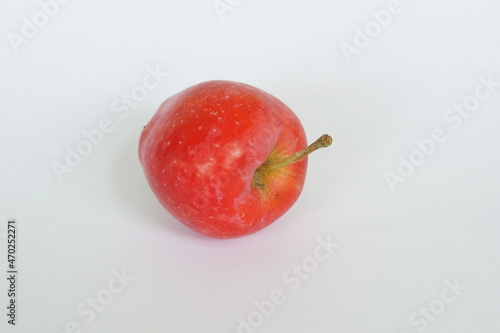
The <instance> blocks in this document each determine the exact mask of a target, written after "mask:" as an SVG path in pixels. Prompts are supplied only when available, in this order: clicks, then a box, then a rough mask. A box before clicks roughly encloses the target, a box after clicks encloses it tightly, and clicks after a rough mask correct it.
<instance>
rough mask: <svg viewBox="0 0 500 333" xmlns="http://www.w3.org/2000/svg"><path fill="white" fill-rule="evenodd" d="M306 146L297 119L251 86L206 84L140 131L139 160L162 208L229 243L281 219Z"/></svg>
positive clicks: (299, 181)
mask: <svg viewBox="0 0 500 333" xmlns="http://www.w3.org/2000/svg"><path fill="white" fill-rule="evenodd" d="M330 143H331V137H329V136H328V135H324V136H322V137H321V138H320V139H318V141H316V142H315V143H314V144H312V145H311V146H309V147H308V148H306V145H307V141H306V136H305V133H304V129H303V128H302V125H301V123H300V121H299V119H298V118H297V116H296V115H295V114H294V113H293V112H292V111H291V110H290V109H289V108H288V107H287V106H286V105H285V104H283V103H282V102H281V101H279V100H278V99H277V98H276V97H274V96H272V95H270V94H268V93H266V92H264V91H262V90H260V89H257V88H255V87H252V86H249V85H246V84H242V83H237V82H231V81H209V82H204V83H200V84H197V85H195V86H192V87H190V88H187V89H185V90H183V91H181V92H179V93H177V94H176V95H174V96H172V97H170V98H168V99H167V100H166V101H165V102H163V104H162V105H161V106H160V108H159V110H158V111H157V113H156V114H155V115H154V116H153V118H152V119H151V121H150V122H149V123H148V124H147V125H146V126H145V127H144V130H143V131H142V134H141V137H140V141H139V159H140V161H141V164H142V167H143V168H144V172H145V175H146V178H147V181H148V182H149V185H150V186H151V189H152V190H153V192H154V194H155V195H156V197H157V199H158V200H159V202H160V203H161V204H162V205H163V206H164V207H165V208H166V209H167V210H168V211H169V212H170V213H171V214H172V215H173V216H174V217H175V218H177V219H178V220H179V221H181V222H182V223H184V224H185V225H187V226H188V227H190V228H191V229H194V230H196V231H198V232H200V233H202V234H205V235H208V236H211V237H216V238H234V237H240V236H244V235H248V234H251V233H254V232H256V231H258V230H260V229H262V228H264V227H266V226H268V225H269V224H271V223H272V222H273V221H275V220H276V219H278V218H279V217H280V216H282V215H283V214H284V213H285V212H286V211H287V210H288V209H289V208H290V207H291V206H292V205H293V204H294V203H295V201H296V200H297V198H298V197H299V195H300V193H301V191H302V187H303V184H304V179H305V175H306V169H307V157H306V155H307V154H308V153H310V152H311V151H313V150H315V149H317V148H320V147H326V146H328V145H330Z"/></svg>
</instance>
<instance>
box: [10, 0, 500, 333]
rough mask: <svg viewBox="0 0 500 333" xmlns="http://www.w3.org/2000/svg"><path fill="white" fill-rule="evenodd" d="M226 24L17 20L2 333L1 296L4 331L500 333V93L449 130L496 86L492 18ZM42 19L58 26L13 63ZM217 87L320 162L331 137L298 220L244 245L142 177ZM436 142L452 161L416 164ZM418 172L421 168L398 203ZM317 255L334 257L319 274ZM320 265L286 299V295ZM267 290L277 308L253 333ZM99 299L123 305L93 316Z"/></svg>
mask: <svg viewBox="0 0 500 333" xmlns="http://www.w3.org/2000/svg"><path fill="white" fill-rule="evenodd" d="M46 1H47V0H46ZM61 1H62V0H61ZM224 1H229V0H224ZM232 3H233V5H232V9H233V10H232V11H227V12H225V13H224V14H222V18H223V19H221V15H218V13H217V11H216V10H215V8H214V6H213V0H196V1H163V2H162V1H152V0H145V1H126V0H120V1H118V0H114V1H97V0H86V1H78V0H72V1H70V2H69V3H67V4H64V5H63V4H61V5H59V8H58V9H57V12H55V13H54V15H53V17H50V18H49V20H48V21H47V22H43V14H40V12H41V11H42V9H41V6H40V4H39V3H38V2H37V1H35V0H29V1H26V0H25V1H16V2H12V1H9V2H8V1H5V0H3V1H1V3H0V7H1V11H0V15H1V16H0V37H1V38H0V48H1V51H0V57H1V61H0V107H1V109H0V110H1V119H0V120H1V121H0V222H1V224H0V234H1V236H0V241H1V242H2V243H1V244H0V248H1V253H0V259H1V265H0V266H1V269H2V271H4V272H5V271H6V270H7V262H6V239H5V234H6V232H7V231H6V224H7V220H8V219H9V218H15V219H17V221H18V234H17V237H18V253H17V255H18V267H19V276H18V287H17V288H18V299H17V302H18V306H19V307H18V313H17V314H18V318H17V325H16V327H12V326H11V325H7V323H6V322H7V316H6V311H7V310H6V309H5V308H4V305H5V304H7V301H8V299H7V283H6V280H5V279H4V278H2V279H1V280H0V281H1V282H0V304H1V305H2V308H3V310H1V311H0V312H1V313H0V318H1V323H0V327H1V328H0V331H2V332H52V333H60V332H65V327H66V325H67V324H68V323H70V325H69V326H71V325H72V324H71V322H73V323H74V325H76V326H77V327H78V329H74V330H71V329H70V330H67V331H68V332H73V331H74V332H204V333H212V332H214V333H215V332H237V331H238V325H239V324H238V323H239V321H238V318H243V319H244V320H245V321H246V322H247V323H248V321H249V320H250V322H252V323H253V324H252V325H254V326H248V327H246V328H243V327H240V328H239V331H240V332H259V333H264V332H274V333H275V332H287V333H291V332H317V333H326V332H336V333H361V332H371V333H402V332H408V333H413V332H423V331H426V332H446V333H448V332H464V333H465V332H467V333H468V332H489V333H493V332H500V331H499V324H500V319H499V317H498V313H499V311H500V301H499V299H500V287H499V281H500V242H499V239H500V238H499V236H500V226H499V222H500V191H499V187H500V175H499V169H500V158H499V149H500V134H499V130H500V128H499V124H500V122H499V121H500V114H499V110H500V87H499V86H496V87H494V88H492V90H494V91H493V92H492V93H491V94H490V96H488V98H486V99H484V100H483V101H480V104H479V106H478V107H477V108H476V109H475V110H474V111H473V112H471V113H470V116H468V117H467V118H464V119H463V121H462V123H461V124H460V126H458V125H457V123H455V122H450V121H446V120H445V118H444V117H445V115H446V114H448V113H447V112H449V111H448V110H450V108H453V106H454V104H461V103H463V102H464V101H465V100H468V101H469V102H473V101H474V97H473V96H474V94H475V92H476V87H477V86H478V85H480V80H479V77H483V78H485V79H487V78H488V77H490V78H491V80H493V81H494V82H500V63H499V61H500V21H499V20H498V12H499V10H500V6H499V5H498V1H493V0H476V1H465V0H464V1H451V0H448V1H446V0H444V1H431V0H425V1H424V0H421V1H416V0H414V1H410V0H401V2H400V5H399V7H397V8H398V10H397V11H398V12H397V14H392V17H391V20H390V22H386V24H384V25H386V26H385V27H383V28H380V27H381V26H380V25H379V24H377V23H375V24H374V22H376V21H374V20H375V19H374V16H373V14H372V12H373V11H374V12H378V13H380V11H381V10H384V9H387V7H388V5H389V1H384V0H380V1H379V0H377V1H367V0H356V1H352V0H349V1H347V0H342V1H308V2H306V1H297V0H293V1H273V0H271V1H269V0H268V1H264V0H253V1H236V0H232ZM52 10H55V9H54V7H52ZM37 13H38V14H37ZM34 15H35V16H36V15H39V16H36V17H37V19H38V20H42V21H37V22H38V24H39V25H43V26H41V27H40V28H38V32H36V33H33V31H32V33H33V35H32V36H30V38H26V40H25V42H23V43H22V44H19V45H17V47H14V44H13V43H12V42H11V39H12V38H13V37H12V36H13V34H17V35H18V36H22V29H23V25H25V24H26V23H25V22H26V21H23V18H24V17H26V18H27V20H29V21H31V22H33V20H34V19H33V16H34ZM40 15H42V16H40ZM40 22H41V23H40ZM387 23H388V24H387ZM366 27H368V28H371V29H375V30H372V31H371V32H370V34H371V35H372V37H369V39H370V42H369V45H362V42H363V38H362V37H359V32H357V31H358V30H356V29H365V28H366ZM377 27H378V28H380V29H379V30H380V31H377V30H376V29H377ZM25 30H26V28H25ZM25 32H26V31H25ZM357 34H358V38H357V43H358V44H357V45H358V46H362V47H358V50H357V53H353V54H351V55H350V56H346V55H345V54H344V52H343V51H342V48H341V46H343V47H346V45H347V44H349V45H352V47H356V44H355V38H356V35H357ZM365 42H366V40H365ZM343 43H345V44H343ZM360 43H361V44H360ZM16 49H17V52H16ZM147 68H152V69H155V68H157V69H159V70H160V71H161V72H162V73H163V74H162V75H163V77H162V80H161V81H162V82H161V83H160V84H159V85H158V87H157V88H156V89H154V90H153V91H150V92H148V94H147V96H146V97H145V98H144V100H143V101H141V102H140V103H138V105H137V106H136V107H133V108H132V107H131V108H130V114H129V115H128V116H127V117H124V119H121V118H120V117H119V116H120V114H119V113H114V112H113V110H112V104H113V103H114V102H115V101H117V100H118V101H119V100H120V98H121V96H122V95H126V94H130V93H131V91H132V90H133V89H134V88H136V87H138V86H140V85H141V83H142V80H143V78H144V77H145V76H146V75H147ZM165 73H167V74H165ZM212 79H227V80H235V81H241V82H245V83H248V84H252V85H255V86H257V87H259V88H261V89H263V90H266V91H268V92H270V93H272V94H273V95H275V96H277V97H278V98H279V99H281V100H282V101H283V102H285V104H287V105H288V106H289V107H290V108H291V109H292V110H294V111H295V112H296V114H297V115H298V116H299V118H300V119H301V120H302V123H303V125H304V127H305V129H306V132H307V135H308V139H309V140H310V141H312V140H314V139H316V137H318V136H319V135H321V134H323V133H330V134H331V135H332V136H333V137H334V144H333V145H332V147H330V148H328V150H326V149H325V150H321V151H318V152H316V153H315V154H314V156H311V158H310V159H309V170H308V176H307V180H306V186H305V188H304V191H303V193H302V195H301V197H300V199H299V200H298V201H297V203H296V204H295V206H294V207H293V208H292V209H291V210H290V211H289V212H288V213H287V214H286V215H285V216H284V217H282V218H281V219H280V220H279V221H277V222H275V223H274V224H272V225H271V226H270V227H268V228H266V229H264V230H262V231H260V232H258V233H256V234H254V235H251V236H247V237H244V238H240V239H234V240H216V239H209V238H207V237H204V236H201V235H198V234H195V233H194V232H192V231H191V230H189V229H187V228H186V227H184V226H183V225H182V224H180V223H179V222H177V221H175V220H174V219H173V218H172V217H171V216H170V215H169V214H168V213H167V212H166V211H165V210H164V209H163V208H162V207H161V206H160V204H159V203H158V202H157V201H156V199H155V197H154V196H153V194H152V192H151V191H150V189H149V187H148V185H147V183H146V181H145V178H144V176H143V173H142V169H141V167H140V165H139V162H138V158H137V142H138V137H139V134H140V131H141V129H142V127H143V126H144V125H145V124H146V123H147V121H148V120H149V119H150V118H151V117H152V115H153V114H154V112H155V111H156V109H157V108H158V106H159V104H160V103H161V102H162V101H163V100H164V99H166V98H167V97H168V96H170V95H172V94H174V93H176V92H178V91H180V90H182V89H184V88H186V87H188V86H190V85H193V84H196V83H199V82H202V81H206V80H212ZM481 89H482V90H481ZM480 91H481V92H483V93H485V92H486V91H487V90H486V88H484V87H483V88H480ZM450 115H451V114H448V116H450ZM455 116H456V114H455ZM106 118H108V119H110V120H111V121H112V122H113V125H114V131H113V132H112V133H109V134H106V135H105V136H104V138H103V140H102V142H101V143H100V144H99V145H98V146H96V147H94V148H93V150H92V152H91V153H90V154H89V155H88V156H86V157H84V158H83V161H82V162H81V164H80V165H78V166H77V167H75V168H73V170H72V172H71V173H65V174H64V175H63V176H62V179H63V180H62V181H59V180H58V178H57V177H56V174H55V172H54V170H53V167H52V165H53V163H54V162H58V163H65V157H66V154H67V150H66V149H67V146H69V147H72V148H73V149H74V148H75V147H76V146H77V144H78V143H79V142H81V141H82V140H84V139H85V137H84V135H83V133H82V131H84V130H87V131H90V130H92V129H95V128H96V127H98V124H99V122H100V121H102V120H103V119H106ZM453 125H457V128H453ZM436 128H438V129H439V128H440V129H441V130H442V131H443V133H444V135H445V136H446V140H445V141H444V142H441V143H438V144H436V146H435V148H434V150H433V151H432V153H430V154H429V156H425V155H422V154H423V153H418V152H416V151H417V150H418V146H417V145H416V143H415V141H416V140H420V141H422V140H424V141H425V140H428V139H429V138H431V136H432V132H433V131H434V129H436ZM411 154H413V155H411ZM419 154H420V155H419ZM410 155H411V156H413V157H414V159H415V158H418V157H419V156H420V157H422V156H425V157H424V160H423V161H422V160H420V162H422V163H421V165H418V166H416V167H415V169H414V170H413V171H412V172H410V171H408V170H406V171H407V174H406V177H402V178H401V179H404V182H397V183H395V184H393V185H394V186H393V189H394V191H392V190H391V187H390V186H389V183H388V182H387V180H386V174H387V173H388V172H391V173H393V174H394V175H398V167H400V164H401V160H400V158H405V159H408V158H409V157H410ZM403 169H404V168H403ZM403 171H404V170H403ZM256 209H258V208H256ZM319 238H320V239H323V240H327V239H328V238H330V239H331V240H332V241H333V242H336V243H338V248H336V249H335V250H334V251H333V252H332V253H331V254H329V256H328V257H327V259H326V260H324V261H321V262H319V263H317V267H316V266H314V263H315V262H316V261H315V259H314V256H313V255H314V252H315V250H316V248H317V247H318V246H319V244H320V243H319V240H318V239H319ZM322 253H323V254H324V253H326V252H322ZM304 263H305V264H306V266H307V265H309V266H307V267H306V268H307V269H308V270H309V271H310V273H308V276H307V279H302V278H300V279H299V278H298V275H295V280H294V281H295V282H297V281H300V285H298V288H296V289H292V287H294V286H295V287H296V286H297V285H295V283H294V284H292V283H291V282H290V281H289V280H287V279H286V278H285V279H284V278H283V276H288V278H290V277H291V276H293V275H290V274H293V273H292V271H291V269H292V267H293V266H298V267H300V266H302V265H303V264H304ZM302 269H303V268H302ZM122 271H124V272H125V273H126V274H127V275H128V276H129V277H130V281H127V282H126V286H122V288H121V292H117V293H116V294H111V293H110V291H109V290H108V288H109V284H110V283H111V284H113V283H115V282H116V281H115V280H114V273H115V274H117V273H120V272H122ZM0 276H4V273H0ZM132 278H133V279H132ZM297 279H299V280H297ZM446 281H448V282H446ZM447 283H448V284H450V283H451V284H454V283H455V284H458V285H459V286H460V288H462V289H460V290H458V291H457V290H455V294H454V293H453V291H452V290H450V289H449V287H447ZM118 285H119V284H117V283H115V284H114V286H115V287H116V286H118ZM447 288H448V289H447ZM113 290H115V289H113ZM273 290H277V291H280V292H282V294H283V297H282V298H281V300H282V302H281V303H280V304H277V305H275V306H274V309H273V310H272V311H271V310H269V308H268V312H272V313H268V314H269V316H266V317H264V316H262V315H259V314H258V313H257V312H256V311H257V308H256V305H255V302H257V303H258V304H267V305H268V300H269V299H270V294H271V293H272V292H273ZM110 295H112V299H109V296H110ZM442 295H444V296H442ZM97 296H99V297H100V299H101V301H103V302H105V303H108V302H109V304H106V305H105V306H103V307H102V308H99V309H100V312H95V316H91V315H89V314H88V312H87V315H85V316H84V315H82V314H81V313H79V312H78V310H77V309H78V308H79V307H82V306H83V309H86V310H87V311H89V309H91V308H90V307H89V306H88V305H86V304H87V302H89V299H92V298H96V297H97ZM99 297H98V298H99ZM106 297H108V298H106ZM443 297H444V298H443ZM451 299H453V300H452V301H451ZM266 300H267V301H266ZM444 300H446V302H444ZM426 309H428V310H426ZM422 311H424V312H425V311H428V312H427V313H428V314H427V316H428V317H425V316H424V315H423V314H422V313H424V312H422ZM91 312H92V311H91ZM259 316H260V317H259ZM91 317H92V318H91ZM249 317H250V319H249ZM426 318H427V319H426ZM259 319H262V320H259Z"/></svg>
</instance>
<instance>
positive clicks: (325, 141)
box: [257, 134, 333, 171]
mask: <svg viewBox="0 0 500 333" xmlns="http://www.w3.org/2000/svg"><path fill="white" fill-rule="evenodd" d="M332 141H333V139H332V137H331V136H329V135H328V134H323V135H322V136H320V137H319V139H318V140H316V141H314V142H313V143H311V144H310V145H309V146H307V147H306V148H304V149H303V150H301V151H299V152H298V153H295V154H294V155H292V156H290V157H288V158H285V159H284V160H281V161H278V162H276V163H272V164H262V165H261V166H260V167H259V168H258V169H257V170H258V171H271V170H275V169H278V168H281V167H283V166H285V165H288V164H291V163H294V162H297V161H298V160H300V159H302V158H304V157H306V156H307V155H309V154H310V153H312V152H313V151H315V150H317V149H319V148H326V147H328V146H330V145H331V144H332Z"/></svg>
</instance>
